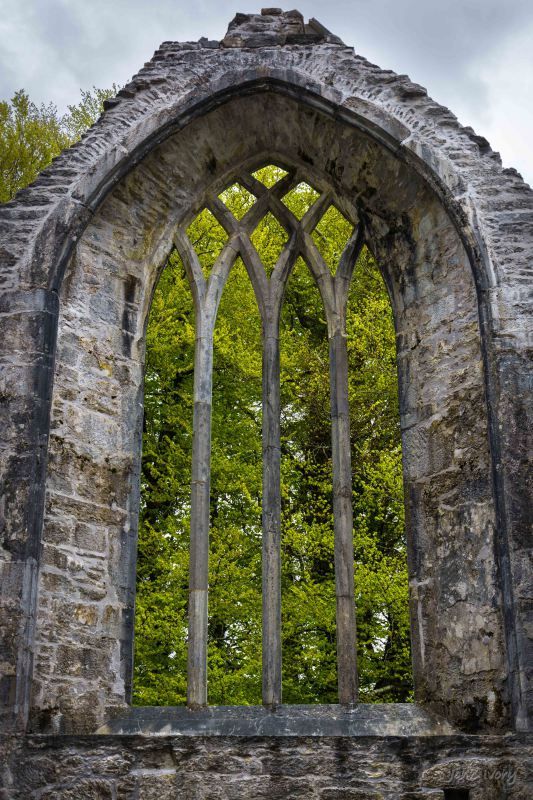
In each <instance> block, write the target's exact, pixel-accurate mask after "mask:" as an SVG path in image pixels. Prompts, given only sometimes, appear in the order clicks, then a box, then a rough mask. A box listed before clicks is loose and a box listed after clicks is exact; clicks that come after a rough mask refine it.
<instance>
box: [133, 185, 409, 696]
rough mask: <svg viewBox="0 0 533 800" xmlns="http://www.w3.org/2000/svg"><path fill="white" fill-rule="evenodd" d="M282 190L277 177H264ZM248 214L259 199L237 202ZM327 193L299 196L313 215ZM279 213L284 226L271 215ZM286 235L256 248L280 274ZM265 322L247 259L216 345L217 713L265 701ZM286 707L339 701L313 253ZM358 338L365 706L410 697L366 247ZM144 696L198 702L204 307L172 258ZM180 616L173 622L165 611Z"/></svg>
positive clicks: (302, 294) (287, 467)
mask: <svg viewBox="0 0 533 800" xmlns="http://www.w3.org/2000/svg"><path fill="white" fill-rule="evenodd" d="M264 177H265V178H266V179H267V180H268V174H266V175H265V176H264ZM223 199H224V200H225V201H226V203H227V205H228V207H230V208H231V210H232V211H233V212H234V213H235V215H236V216H239V215H242V213H244V212H245V211H246V210H247V208H248V207H249V203H250V200H249V197H247V196H246V194H245V193H244V192H240V191H239V189H238V188H237V189H234V188H232V190H231V191H230V192H228V193H227V197H224V198H223ZM314 199H315V197H314V190H313V189H312V188H311V187H309V186H307V185H305V184H302V186H301V188H300V189H299V191H298V192H296V194H294V196H293V197H291V198H289V199H288V200H287V202H286V204H287V205H288V207H289V208H290V209H291V211H293V213H295V214H296V216H302V215H303V213H305V210H306V209H307V207H309V205H310V203H311V202H313V200H314ZM335 211H336V210H335V209H333V210H332V213H330V214H329V215H328V217H327V219H326V221H325V222H324V223H323V224H322V225H320V226H318V228H317V230H316V231H315V232H314V234H313V236H314V238H315V242H316V243H317V246H318V247H319V249H320V250H321V252H322V255H323V257H324V258H325V260H326V262H327V263H328V264H330V266H331V268H332V269H335V264H336V261H338V257H339V253H340V252H341V251H342V248H343V245H344V243H345V241H346V239H347V238H348V236H349V235H350V232H351V230H348V229H347V222H346V220H345V219H344V217H342V215H341V214H339V212H337V213H336V215H335V213H334V212H335ZM272 219H273V218H272ZM188 235H189V237H190V238H191V242H192V243H193V245H194V246H195V248H196V251H197V253H198V255H199V257H200V261H201V263H202V267H203V269H204V274H206V275H208V274H209V270H210V269H211V267H212V264H213V261H214V259H215V258H216V256H217V254H218V253H219V252H220V250H221V248H222V247H223V245H224V242H225V241H226V238H227V236H226V234H225V232H224V231H223V229H222V228H221V227H220V226H219V225H218V224H217V223H216V222H215V221H214V218H213V217H212V216H211V215H210V214H205V213H204V214H201V215H199V217H197V218H196V220H195V222H194V223H193V224H192V225H191V227H190V228H189V230H188ZM286 238H287V236H286V234H285V232H284V231H282V230H281V231H280V229H279V223H277V222H275V223H273V222H272V220H271V218H270V217H266V218H265V220H264V221H263V223H262V224H260V225H259V226H258V228H257V229H256V232H255V236H253V237H252V239H253V241H254V245H255V246H256V248H257V250H258V253H259V255H260V256H261V259H262V261H263V263H264V264H265V268H266V269H267V271H268V272H270V271H271V269H272V267H273V265H274V263H275V260H276V257H277V255H278V254H279V251H280V247H281V246H282V245H283V243H284V241H285V240H286ZM260 334H261V326H260V320H259V315H258V310H257V305H256V301H255V298H254V294H253V290H252V287H251V283H250V281H249V278H248V276H247V274H246V270H245V268H244V265H243V264H242V262H241V261H240V260H237V262H236V263H235V265H234V267H233V268H232V270H231V272H230V277H229V280H228V283H227V286H226V288H225V290H224V293H223V297H222V302H221V305H220V309H219V314H218V319H217V325H216V330H215V340H214V348H215V355H214V374H213V387H214V388H213V448H212V478H211V530H210V573H209V576H210V577H209V592H210V593H209V662H208V678H209V702H210V703H220V704H246V703H259V702H261V472H262V462H261V335H260ZM280 341H281V368H282V518H283V525H282V565H283V567H282V615H283V621H282V639H283V696H284V701H285V702H288V703H314V702H335V701H336V692H337V689H336V645H335V582H334V568H333V518H332V478H331V474H332V465H331V432H330V418H329V371H328V341H327V330H326V324H325V320H324V312H323V308H322V304H321V300H320V295H319V293H318V289H317V287H316V285H315V284H314V281H313V279H312V277H311V274H310V272H309V270H308V269H307V267H306V265H305V264H304V263H303V261H302V260H301V259H300V260H299V261H298V262H297V264H296V266H295V268H294V270H293V273H292V275H291V277H290V279H289V282H288V286H287V291H286V295H285V301H284V307H283V314H282V322H281V331H280ZM348 342H349V358H350V387H349V392H350V405H351V430H352V436H351V439H352V463H353V506H354V547H355V573H356V600H357V622H358V639H359V645H358V659H359V670H360V680H361V698H362V699H366V700H370V701H388V700H390V701H401V700H406V699H409V698H410V694H411V668H410V652H409V620H408V608H407V569H406V554H405V542H404V519H403V495H402V479H401V446H400V433H399V415H398V399H397V377H396V366H395V340H394V328H393V323H392V313H391V308H390V303H389V300H388V296H387V293H386V290H385V286H384V284H383V281H382V279H381V276H380V274H379V271H378V269H377V266H376V264H375V262H374V260H373V258H372V256H371V255H370V253H369V252H368V251H367V250H364V251H363V253H362V254H361V257H360V259H359V261H358V264H357V266H356V270H355V273H354V278H353V281H352V286H351V293H350V301H349V315H348ZM146 347H147V363H146V383H145V392H146V396H145V427H144V438H143V462H142V510H141V521H140V534H139V568H138V585H137V616H136V657H135V702H137V703H139V704H165V703H171V704H177V703H182V702H184V701H185V691H186V680H185V675H186V635H187V634H186V631H187V617H186V615H187V583H188V576H187V569H188V540H189V530H188V526H189V513H190V488H189V482H190V470H191V464H190V459H191V444H192V382H193V355H194V309H193V305H192V298H191V294H190V290H189V287H188V283H187V278H186V275H185V272H184V270H183V267H182V264H181V262H180V260H179V257H178V256H177V254H173V255H172V256H171V258H170V259H169V262H168V264H167V266H166V268H165V270H164V271H163V273H162V277H161V280H160V282H159V285H158V287H157V290H156V292H155V297H154V303H153V306H152V311H151V315H150V321H149V325H148V330H147V340H146ZM165 609H167V613H165Z"/></svg>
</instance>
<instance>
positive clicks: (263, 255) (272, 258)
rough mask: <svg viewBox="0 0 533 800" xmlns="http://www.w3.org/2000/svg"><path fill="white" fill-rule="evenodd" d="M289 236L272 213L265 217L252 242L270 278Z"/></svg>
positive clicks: (252, 237) (253, 235)
mask: <svg viewBox="0 0 533 800" xmlns="http://www.w3.org/2000/svg"><path fill="white" fill-rule="evenodd" d="M288 238H289V235H288V233H287V231H286V230H285V228H284V227H283V225H281V224H280V223H279V222H278V221H277V219H276V218H275V217H274V216H272V214H271V213H270V211H269V212H268V214H266V216H264V217H263V219H262V220H261V222H260V223H259V225H258V226H257V228H256V229H255V231H254V232H253V233H252V235H251V236H250V240H251V242H252V244H253V246H254V247H255V249H256V250H257V252H258V254H259V258H260V259H261V261H262V264H263V266H264V268H265V272H266V274H267V275H268V276H269V277H270V275H271V274H272V270H273V269H274V267H275V266H276V262H277V260H278V258H279V257H280V255H281V253H282V250H283V248H284V247H285V245H286V243H287V239H288Z"/></svg>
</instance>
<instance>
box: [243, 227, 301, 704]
mask: <svg viewBox="0 0 533 800" xmlns="http://www.w3.org/2000/svg"><path fill="white" fill-rule="evenodd" d="M241 240H242V251H241V254H242V258H243V261H244V263H245V265H246V268H247V270H248V273H249V275H250V278H251V280H252V282H253V283H254V288H255V287H256V286H257V289H256V294H257V297H258V302H259V306H260V309H261V319H262V327H263V371H262V372H263V399H262V406H263V501H262V526H263V543H262V576H263V577H262V604H263V631H262V653H263V658H262V661H263V664H262V672H263V680H262V697H263V704H264V705H266V706H276V705H279V704H280V703H281V682H282V671H281V667H282V652H281V428H280V354H279V315H280V309H281V304H282V301H283V290H284V286H285V283H286V281H287V278H288V276H289V274H290V271H291V269H292V267H293V265H294V262H295V261H296V258H297V255H298V237H297V235H296V233H294V234H293V236H292V238H291V240H290V242H289V244H288V245H287V247H285V249H284V250H283V252H282V254H281V256H280V258H279V259H278V262H277V264H276V266H275V268H274V271H273V273H272V276H271V279H270V281H269V280H268V279H267V277H266V273H265V270H264V267H263V265H262V263H261V261H260V259H259V256H258V254H257V252H256V251H255V248H254V247H253V246H252V245H251V242H250V240H249V239H248V237H247V236H246V235H242V237H241Z"/></svg>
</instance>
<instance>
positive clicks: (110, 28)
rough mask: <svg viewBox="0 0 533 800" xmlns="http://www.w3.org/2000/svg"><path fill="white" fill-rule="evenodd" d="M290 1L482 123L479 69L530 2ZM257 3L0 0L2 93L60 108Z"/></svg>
mask: <svg viewBox="0 0 533 800" xmlns="http://www.w3.org/2000/svg"><path fill="white" fill-rule="evenodd" d="M298 7H299V8H300V10H301V11H302V13H303V14H304V15H305V16H307V17H310V16H315V17H317V18H318V19H319V20H320V21H321V22H323V23H324V24H325V25H326V26H327V27H328V28H330V29H331V30H332V31H333V32H335V33H337V34H338V35H340V36H341V37H342V38H343V39H344V41H345V42H346V43H347V44H350V45H353V46H354V47H355V49H356V51H357V52H358V53H361V54H362V55H364V56H365V57H367V58H369V59H370V60H371V61H374V62H376V63H379V64H380V65H381V66H383V67H387V68H391V69H394V70H395V71H397V72H406V73H408V74H409V75H410V76H411V78H412V79H413V80H415V81H417V82H418V83H421V84H423V85H424V86H426V87H427V88H428V90H429V92H430V94H432V96H434V97H435V99H436V100H437V101H439V102H442V103H444V104H446V105H449V106H450V107H451V108H452V110H454V111H456V113H457V111H458V110H459V111H460V112H461V113H460V116H461V117H462V121H464V122H465V123H468V124H474V126H475V127H480V125H479V123H481V128H482V125H483V122H484V121H485V120H487V119H488V118H489V116H490V103H491V102H493V100H494V98H492V99H491V97H490V93H489V88H490V87H489V86H488V84H487V82H486V80H485V79H484V78H483V77H482V73H483V70H482V69H480V68H479V67H480V66H481V67H482V66H483V63H484V60H490V59H493V58H494V54H495V53H497V52H498V48H500V47H502V46H503V45H504V43H505V44H508V43H509V41H512V39H513V37H514V36H515V35H517V34H518V33H519V32H520V31H521V30H522V29H523V28H524V27H525V26H527V25H528V24H533V4H532V3H531V2H530V0H507V2H505V3H504V2H501V0H448V2H446V3H444V2H432V1H431V0H403V1H402V0H373V1H372V2H370V0H351V2H349V1H348V0H340V2H339V1H338V0H337V2H326V0H302V1H301V2H299V3H298ZM258 8H259V6H258V7H257V8H255V9H254V8H253V7H249V5H248V3H247V5H246V6H245V7H243V6H241V4H240V3H239V5H238V6H237V5H236V4H235V0H220V1H219V2H215V0H200V2H198V3H195V4H193V3H191V2H190V0H189V2H185V1H184V0H182V2H179V1H178V0H152V2H147V0H92V2H87V0H24V2H23V3H22V2H20V0H0V37H1V39H2V40H3V41H1V40H0V97H4V98H5V97H9V96H11V95H12V94H13V92H14V90H15V89H17V88H21V87H24V88H26V89H27V90H28V91H29V92H30V95H31V96H32V97H33V98H34V99H36V100H37V101H47V100H53V101H54V102H56V103H57V105H58V106H59V108H60V109H61V110H64V109H66V106H67V104H68V103H73V102H76V100H77V99H78V89H79V88H88V87H90V86H91V85H93V84H94V85H97V86H109V85H111V84H112V83H113V82H116V83H119V84H120V83H125V82H126V81H127V80H129V78H130V77H131V75H132V74H134V73H135V72H136V71H137V70H138V69H139V67H140V66H142V64H143V63H144V61H146V60H147V59H148V58H150V57H151V55H152V53H153V51H154V50H155V48H156V47H157V46H158V45H159V43H160V42H161V41H163V40H166V39H178V40H186V39H198V38H199V37H200V36H202V35H206V36H208V37H210V38H221V37H222V35H223V34H224V32H225V29H226V26H227V24H228V22H229V20H230V19H231V18H232V17H233V16H234V14H235V12H236V11H238V10H239V11H253V10H258ZM509 49H510V48H509V47H508V46H507V48H506V50H507V52H509ZM517 124H520V121H519V120H518V123H517ZM480 132H481V133H483V129H481V130H480ZM531 171H532V172H533V164H531Z"/></svg>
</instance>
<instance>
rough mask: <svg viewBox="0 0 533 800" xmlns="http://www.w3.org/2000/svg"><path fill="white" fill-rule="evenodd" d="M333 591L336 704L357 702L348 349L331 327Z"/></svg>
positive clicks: (343, 337)
mask: <svg viewBox="0 0 533 800" xmlns="http://www.w3.org/2000/svg"><path fill="white" fill-rule="evenodd" d="M329 352H330V357H329V363H330V389H331V445H332V455H333V516H334V529H335V590H336V597H337V674H338V690H339V703H344V704H349V703H355V702H357V684H358V681H357V644H356V639H357V637H356V621H355V598H354V563H353V562H354V552H353V512H352V468H351V456H350V413H349V404H348V348H347V343H346V336H344V335H343V334H342V332H341V331H340V330H335V331H334V332H333V334H332V335H331V337H330V340H329Z"/></svg>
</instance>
